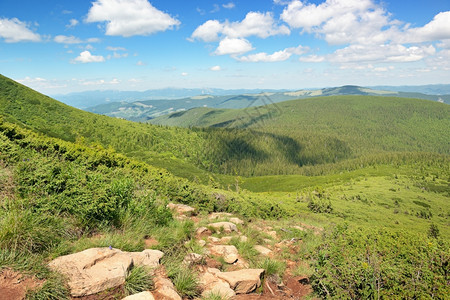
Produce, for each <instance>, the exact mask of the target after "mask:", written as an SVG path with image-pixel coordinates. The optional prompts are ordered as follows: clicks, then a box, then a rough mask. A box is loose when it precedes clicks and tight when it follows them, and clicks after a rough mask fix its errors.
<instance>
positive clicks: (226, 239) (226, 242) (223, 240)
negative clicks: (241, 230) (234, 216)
mask: <svg viewBox="0 0 450 300" xmlns="http://www.w3.org/2000/svg"><path fill="white" fill-rule="evenodd" d="M232 238H233V237H231V236H224V237H222V238H221V239H220V242H221V243H223V244H228V243H229V242H230V241H231V239H232Z"/></svg>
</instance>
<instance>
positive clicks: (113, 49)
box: [106, 46, 127, 51]
mask: <svg viewBox="0 0 450 300" xmlns="http://www.w3.org/2000/svg"><path fill="white" fill-rule="evenodd" d="M106 50H109V51H127V49H125V48H123V47H111V46H108V47H106Z"/></svg>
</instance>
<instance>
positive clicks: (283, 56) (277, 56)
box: [236, 46, 309, 62]
mask: <svg viewBox="0 0 450 300" xmlns="http://www.w3.org/2000/svg"><path fill="white" fill-rule="evenodd" d="M308 50H309V48H307V47H302V46H298V47H296V48H294V47H292V48H286V49H284V50H280V51H277V52H274V53H272V54H267V53H265V52H260V53H256V54H250V55H247V56H241V57H238V58H236V59H237V60H239V61H242V62H278V61H285V60H288V59H289V58H290V57H291V56H292V55H293V54H296V55H302V54H304V53H305V52H307V51H308Z"/></svg>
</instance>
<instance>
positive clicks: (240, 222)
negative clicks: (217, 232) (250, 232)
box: [228, 218, 244, 225]
mask: <svg viewBox="0 0 450 300" xmlns="http://www.w3.org/2000/svg"><path fill="white" fill-rule="evenodd" d="M228 220H230V222H231V223H234V224H239V225H242V224H244V221H242V220H241V219H239V218H229V219H228Z"/></svg>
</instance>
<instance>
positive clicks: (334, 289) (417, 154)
mask: <svg viewBox="0 0 450 300" xmlns="http://www.w3.org/2000/svg"><path fill="white" fill-rule="evenodd" d="M278 108H280V109H278ZM258 109H259V111H258V113H259V114H258V115H256V117H255V115H254V114H253V113H254V112H257V110H256V109H251V110H242V111H228V110H223V111H220V112H218V113H216V112H215V111H214V110H210V109H208V110H207V109H204V110H203V112H204V115H203V117H202V118H201V119H202V122H204V123H203V124H204V125H214V124H215V125H216V127H217V126H221V127H222V128H213V127H211V128H191V129H190V128H174V127H170V128H168V127H163V126H155V125H150V124H139V123H132V122H128V121H125V120H119V119H112V118H108V117H104V116H96V115H93V114H90V113H86V112H82V111H79V110H76V109H73V108H70V107H68V106H65V105H63V104H61V103H58V102H56V101H54V100H52V99H50V98H48V97H46V96H43V95H40V94H38V93H36V92H34V91H32V90H30V89H28V88H25V87H23V86H21V85H19V84H18V83H15V82H13V81H11V80H9V79H7V78H4V77H0V269H3V268H7V267H8V268H12V269H14V270H17V271H20V272H22V273H24V274H34V275H36V276H38V277H39V278H42V279H46V284H45V285H44V286H42V288H41V289H40V290H38V291H33V292H31V293H30V294H29V297H30V298H32V299H44V298H50V299H51V297H54V298H58V299H64V298H65V297H67V289H65V288H64V285H63V284H61V283H60V281H58V280H60V279H57V277H54V274H52V273H51V272H50V271H49V270H48V269H47V267H46V264H47V262H48V261H49V260H50V259H53V258H55V257H57V256H60V255H65V254H69V253H73V252H77V251H81V250H84V249H87V248H90V247H100V246H102V247H107V246H113V247H115V248H120V249H122V250H124V251H141V250H143V249H144V247H145V244H144V241H145V239H146V238H147V237H152V238H155V239H156V240H157V241H158V245H156V246H154V248H157V249H160V250H162V251H163V252H164V253H165V256H164V258H163V263H164V264H165V266H166V269H167V272H168V276H169V277H171V278H172V279H173V280H174V282H176V284H175V285H176V286H177V289H178V290H179V291H180V293H183V295H185V296H187V297H194V296H197V295H198V289H197V281H196V278H195V276H194V277H192V276H191V277H189V276H187V275H189V274H188V273H189V272H187V271H186V270H185V269H183V268H181V261H182V260H183V258H184V255H185V254H186V253H188V252H189V251H192V249H193V248H195V247H196V246H195V245H193V244H192V243H191V242H189V240H190V238H191V237H192V236H193V233H194V230H195V228H194V224H193V222H192V221H178V220H176V219H174V218H173V217H172V213H171V211H170V210H168V209H167V208H166V204H167V203H168V202H169V201H174V202H179V203H184V204H189V205H192V206H195V207H196V208H197V209H198V210H199V211H200V214H206V213H209V212H212V211H224V212H235V213H239V215H240V216H242V217H243V218H245V219H247V220H248V221H249V222H251V221H256V220H264V222H272V223H271V224H276V227H277V230H278V231H277V232H278V233H279V234H280V235H282V236H283V238H285V239H289V240H292V239H293V240H296V241H299V240H301V241H302V242H301V243H300V242H299V244H301V246H299V247H297V248H296V249H297V250H296V252H295V253H291V252H289V251H285V252H284V253H283V254H282V255H284V256H285V257H286V258H287V259H290V260H295V261H299V260H302V261H304V262H305V263H306V264H308V263H309V265H310V266H311V267H308V266H305V267H304V268H300V267H299V268H297V269H296V270H294V273H298V274H299V273H307V274H306V275H310V276H311V277H310V278H311V279H312V282H313V286H314V289H315V291H316V294H317V295H318V296H321V297H329V298H335V299H338V298H344V299H345V298H348V299H354V298H416V299H419V298H436V299H444V298H445V297H446V296H445V295H448V294H450V287H449V285H448V281H449V274H448V264H449V255H448V253H449V242H448V241H449V240H450V229H449V226H448V224H449V223H448V220H449V218H450V211H449V208H448V200H449V197H450V189H449V181H450V155H449V154H450V153H449V151H450V149H449V147H448V141H449V140H450V136H449V132H450V130H449V129H450V121H449V119H448V115H449V108H448V106H447V105H446V104H440V103H433V102H426V101H420V100H411V99H399V98H378V97H369V96H366V97H361V96H355V97H347V96H346V97H329V98H315V99H311V100H308V99H306V100H299V101H289V102H283V103H279V104H277V106H271V107H266V108H258ZM264 110H265V112H264ZM280 112H282V113H280ZM191 113H192V111H188V112H186V113H185V114H183V116H185V117H187V116H188V115H190V114H191ZM233 115H234V116H233ZM185 120H186V119H185ZM161 166H164V167H165V168H167V169H168V170H169V171H168V170H167V169H162V168H160V167H161ZM172 170H174V174H175V175H177V174H178V175H182V176H184V177H185V178H181V177H177V176H175V175H174V174H172V172H170V171H172ZM259 175H264V176H259ZM186 178H189V179H190V180H188V179H186ZM288 223H289V224H290V225H298V228H299V229H295V230H294V229H292V228H289V229H285V227H283V226H284V224H288ZM306 223H307V224H312V225H308V226H309V227H307V226H305V225H304V224H306ZM313 225H314V226H313ZM318 227H324V228H325V229H324V230H323V231H318V230H317V228H318ZM286 228H288V226H286ZM246 230H248V232H245V234H246V235H247V236H248V237H249V239H248V241H246V242H243V241H240V240H239V239H237V238H233V239H232V240H231V244H233V245H235V246H236V247H237V248H238V250H239V253H240V255H242V256H243V257H244V258H245V259H247V260H248V261H249V262H250V263H251V264H252V266H258V264H261V266H263V267H264V268H265V269H266V270H267V272H268V273H274V274H278V276H280V277H281V276H282V272H283V268H284V265H283V264H281V263H279V262H278V261H277V260H267V261H261V260H259V259H256V258H255V257H256V253H255V249H254V248H253V246H254V245H255V244H259V243H260V242H261V241H262V240H263V239H264V238H265V237H264V236H263V234H262V233H261V232H259V231H257V230H256V229H246ZM132 272H133V271H132ZM134 272H138V273H139V272H141V273H139V274H134V273H133V274H131V273H130V276H128V277H129V281H130V282H132V283H133V282H134V283H136V284H137V286H139V285H140V283H142V282H144V281H145V282H147V281H146V278H147V279H148V277H146V276H144V275H145V274H144V272H143V271H142V270H140V271H134ZM191 275H192V274H191ZM58 282H59V283H58ZM147 283H148V282H147ZM147 283H145V284H147ZM52 295H53V296H52Z"/></svg>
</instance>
